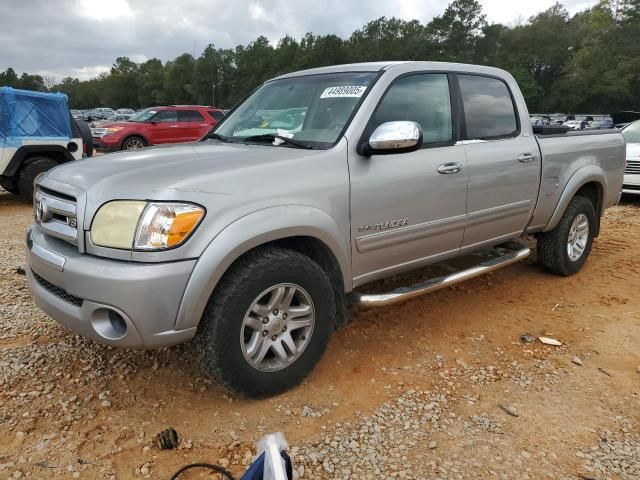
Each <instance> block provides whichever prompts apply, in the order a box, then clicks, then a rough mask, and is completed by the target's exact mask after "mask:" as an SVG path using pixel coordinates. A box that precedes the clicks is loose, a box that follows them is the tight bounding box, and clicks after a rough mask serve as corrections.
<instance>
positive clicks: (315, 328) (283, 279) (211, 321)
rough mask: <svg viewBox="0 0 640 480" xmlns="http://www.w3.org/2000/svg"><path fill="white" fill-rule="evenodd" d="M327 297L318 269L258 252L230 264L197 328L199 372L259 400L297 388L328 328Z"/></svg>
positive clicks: (272, 250)
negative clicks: (204, 372)
mask: <svg viewBox="0 0 640 480" xmlns="http://www.w3.org/2000/svg"><path fill="white" fill-rule="evenodd" d="M334 315H335V295H334V292H333V289H332V286H331V283H330V281H329V278H328V277H327V275H326V273H325V272H324V271H323V270H322V268H321V267H320V266H319V265H318V264H317V263H315V262H314V261H313V260H311V259H310V258H309V257H307V256H305V255H302V254H301V253H298V252H295V251H293V250H288V249H284V248H278V247H265V248H260V249H257V250H255V251H253V252H250V253H248V254H247V255H245V257H243V258H242V259H240V260H238V261H237V262H236V264H234V265H233V266H232V267H231V269H230V270H229V272H227V273H226V274H225V276H224V278H223V279H222V280H221V282H220V284H219V285H218V287H216V290H215V291H214V293H213V294H212V296H211V299H210V300H209V304H208V305H207V308H206V310H205V312H204V314H203V317H202V320H201V322H200V326H199V328H198V336H197V338H198V340H197V341H198V343H199V345H200V351H201V354H202V367H203V369H204V370H205V371H206V372H207V373H208V374H210V375H212V376H213V377H215V378H216V380H217V381H218V382H220V383H221V384H223V385H224V386H226V387H227V388H228V389H229V390H231V391H232V392H234V393H236V394H238V395H242V396H247V397H254V398H260V397H267V396H270V395H275V394H277V393H280V392H283V391H285V390H288V389H289V388H291V387H293V386H295V385H297V384H298V383H300V381H302V379H303V378H304V377H305V376H306V375H307V374H308V373H309V372H310V371H311V370H312V369H313V367H314V366H315V364H316V363H317V362H318V360H319V359H320V357H321V356H322V354H323V352H324V350H325V348H326V346H327V343H328V342H329V338H330V336H331V333H332V331H333V329H334Z"/></svg>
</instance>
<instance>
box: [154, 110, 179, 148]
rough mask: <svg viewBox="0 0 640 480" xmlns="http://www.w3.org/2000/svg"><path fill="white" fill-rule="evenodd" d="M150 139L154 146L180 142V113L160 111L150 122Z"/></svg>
mask: <svg viewBox="0 0 640 480" xmlns="http://www.w3.org/2000/svg"><path fill="white" fill-rule="evenodd" d="M150 124H151V125H150V127H151V128H150V129H149V137H150V140H151V143H152V144H154V145H158V144H162V143H174V142H178V141H180V140H179V129H180V126H179V125H178V112H177V111H176V110H160V111H159V112H158V113H156V114H155V115H154V117H153V118H152V119H151V122H150Z"/></svg>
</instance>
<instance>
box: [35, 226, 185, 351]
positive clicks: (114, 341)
mask: <svg viewBox="0 0 640 480" xmlns="http://www.w3.org/2000/svg"><path fill="white" fill-rule="evenodd" d="M195 263H196V261H195V260H185V261H181V262H170V263H153V264H150V263H138V262H126V261H119V260H110V259H105V258H99V257H95V256H93V255H88V254H82V253H79V252H78V250H77V248H76V247H74V246H72V245H70V244H68V243H66V242H64V241H62V240H58V239H56V238H52V237H50V236H47V235H45V234H44V233H43V232H41V231H40V229H39V228H38V227H37V226H34V227H31V228H30V229H29V231H28V232H27V266H28V268H27V278H28V282H29V287H30V288H31V292H32V293H33V296H34V298H35V301H36V304H37V305H38V306H39V307H40V308H41V309H42V310H44V311H45V312H46V313H47V314H49V315H50V316H51V317H52V318H53V319H55V320H56V321H58V322H59V323H61V324H62V325H65V326H66V327H68V328H70V329H71V330H74V331H75V332H77V333H79V334H80V335H82V336H84V337H88V338H91V339H93V340H96V341H98V342H101V343H105V344H109V345H115V346H118V347H132V348H156V347H165V346H169V345H173V344H176V343H181V342H185V341H187V340H189V339H191V338H193V336H194V335H195V331H196V329H195V328H188V329H184V330H174V328H175V322H176V317H177V314H178V307H179V306H180V302H181V301H182V297H183V294H184V291H185V287H186V285H187V282H188V280H189V277H190V276H191V272H192V271H193V267H194V266H195Z"/></svg>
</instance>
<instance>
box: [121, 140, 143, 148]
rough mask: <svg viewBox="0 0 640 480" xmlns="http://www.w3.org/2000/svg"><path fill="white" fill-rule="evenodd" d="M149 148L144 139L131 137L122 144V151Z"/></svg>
mask: <svg viewBox="0 0 640 480" xmlns="http://www.w3.org/2000/svg"><path fill="white" fill-rule="evenodd" d="M146 146H147V142H145V141H144V138H142V137H129V138H127V139H126V140H125V141H124V142H122V150H138V149H140V148H144V147H146Z"/></svg>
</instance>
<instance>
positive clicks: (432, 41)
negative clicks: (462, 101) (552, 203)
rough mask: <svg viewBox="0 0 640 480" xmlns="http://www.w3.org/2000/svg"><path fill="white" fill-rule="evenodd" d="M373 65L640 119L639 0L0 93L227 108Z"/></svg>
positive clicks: (380, 27) (206, 58) (396, 29)
mask: <svg viewBox="0 0 640 480" xmlns="http://www.w3.org/2000/svg"><path fill="white" fill-rule="evenodd" d="M376 60H432V61H446V62H463V63H476V64H482V65H491V66H497V67H500V68H504V69H506V70H508V71H509V72H511V73H512V74H513V75H514V77H515V78H516V80H517V81H518V83H519V85H520V88H521V89H522V91H523V94H524V96H525V99H526V101H527V104H528V106H529V109H530V111H534V112H554V111H558V112H583V113H587V112H594V113H595V112H598V113H600V112H602V113H611V112H614V111H618V110H629V109H631V110H634V109H635V110H640V0H601V1H600V2H599V3H598V4H597V5H595V6H594V7H592V8H590V9H588V10H585V11H582V12H579V13H577V14H575V15H573V16H571V15H569V13H568V11H567V10H566V9H565V8H564V7H563V6H562V4H560V3H556V4H555V5H553V6H552V7H551V8H549V9H548V10H545V11H543V12H541V13H539V14H537V15H535V16H533V17H531V18H529V19H528V20H527V21H526V22H522V23H521V24H518V25H515V26H506V25H502V24H499V23H489V22H488V21H487V19H486V15H485V14H484V13H483V11H482V6H481V5H480V3H479V2H478V1H476V0H453V1H451V2H450V4H449V5H448V6H447V8H446V9H445V11H444V12H443V13H442V15H440V16H437V17H435V18H433V19H432V20H431V21H429V22H428V23H421V22H420V21H419V20H411V21H405V20H400V19H397V18H385V17H382V18H379V19H377V20H373V21H371V22H369V23H367V24H366V25H364V26H363V27H362V28H360V29H358V30H356V31H354V32H353V33H352V34H351V36H350V37H349V38H347V39H343V38H340V37H338V36H336V35H314V34H312V33H307V34H306V35H305V36H304V37H303V38H301V39H295V38H292V37H291V36H285V37H284V38H282V39H281V40H280V41H279V42H278V43H277V45H276V46H273V45H272V44H271V43H270V42H269V41H268V40H267V38H265V37H264V36H259V37H258V38H257V39H256V40H255V41H253V42H251V43H249V44H248V45H239V46H237V47H235V48H228V49H224V48H216V47H215V46H214V45H213V44H210V45H208V46H207V47H206V48H205V49H204V51H203V52H202V53H201V54H200V56H198V57H197V58H196V57H194V56H193V55H191V54H189V53H184V54H182V55H180V56H178V57H177V58H175V59H174V60H171V61H167V62H166V63H164V64H163V63H162V61H160V60H159V59H157V58H152V59H150V60H147V61H146V62H143V63H136V62H133V61H131V60H130V59H129V58H127V57H119V58H118V59H116V61H115V63H114V64H113V67H112V68H111V70H110V71H109V72H108V73H103V74H102V75H100V76H98V77H97V78H94V79H91V80H86V81H80V80H78V79H77V78H71V77H68V78H64V79H63V80H62V81H61V82H59V83H55V82H54V81H52V79H50V78H43V77H42V76H40V75H31V74H27V73H23V74H22V75H21V76H18V75H17V74H16V72H15V71H14V70H13V69H11V68H8V69H7V70H6V71H5V72H2V73H0V86H1V85H9V86H13V87H16V88H26V89H31V90H39V91H60V92H63V93H66V94H67V95H68V96H69V103H70V106H71V108H93V107H99V106H110V107H114V108H119V107H132V108H139V107H147V106H153V105H163V104H192V103H195V104H205V105H211V104H214V105H215V106H218V107H221V108H230V107H232V106H233V105H234V104H236V103H237V102H238V101H239V100H241V99H242V98H243V97H245V96H246V95H247V94H248V93H249V92H250V91H251V90H252V89H254V88H255V87H256V86H258V85H259V84H260V83H262V82H263V81H265V80H267V79H269V78H272V77H274V76H276V75H279V74H283V73H287V72H291V71H295V70H301V69H305V68H313V67H319V66H326V65H335V64H341V63H351V62H365V61H376Z"/></svg>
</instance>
